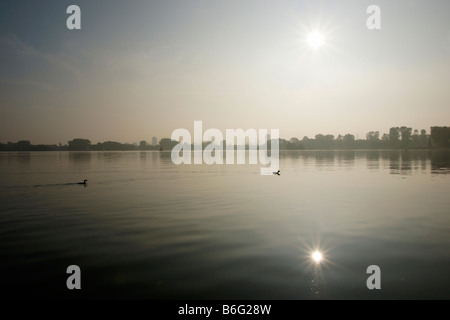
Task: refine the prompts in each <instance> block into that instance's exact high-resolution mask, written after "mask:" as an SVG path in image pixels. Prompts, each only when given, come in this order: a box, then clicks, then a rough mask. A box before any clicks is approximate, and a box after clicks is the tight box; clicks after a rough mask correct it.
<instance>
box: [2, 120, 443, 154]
mask: <svg viewBox="0 0 450 320" xmlns="http://www.w3.org/2000/svg"><path fill="white" fill-rule="evenodd" d="M176 144H178V142H177V141H172V140H171V139H169V138H163V139H161V140H160V141H159V144H158V145H156V146H153V145H150V144H148V143H147V142H146V141H144V140H143V141H141V142H140V143H139V144H137V143H120V142H116V141H105V142H98V143H96V144H92V143H91V141H90V140H88V139H73V140H71V141H68V143H67V144H65V145H62V144H61V143H60V144H59V145H43V144H38V145H32V144H31V142H30V141H28V140H22V141H18V142H15V143H13V142H8V143H0V151H128V150H171V149H172V148H173V147H174V146H175V145H176ZM208 144H209V143H208V142H204V143H203V147H205V146H206V145H208ZM268 144H270V141H268ZM224 145H225V142H224ZM279 147H280V150H323V149H424V148H450V127H437V126H434V127H431V131H430V134H427V132H426V130H425V129H422V130H421V131H420V132H419V130H417V129H416V130H414V131H413V130H412V129H411V128H409V127H405V126H403V127H392V128H390V129H389V133H384V134H383V135H381V136H380V132H379V131H370V132H368V133H367V134H366V139H355V136H354V135H352V134H345V135H340V134H339V135H338V136H337V137H335V136H334V135H331V134H327V135H323V134H317V135H316V136H315V137H314V138H308V137H306V136H305V137H303V139H301V140H300V139H298V138H291V139H290V140H285V139H280V140H279Z"/></svg>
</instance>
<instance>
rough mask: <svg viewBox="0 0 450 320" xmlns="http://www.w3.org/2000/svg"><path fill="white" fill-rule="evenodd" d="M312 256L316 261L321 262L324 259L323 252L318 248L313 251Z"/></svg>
mask: <svg viewBox="0 0 450 320" xmlns="http://www.w3.org/2000/svg"><path fill="white" fill-rule="evenodd" d="M311 257H312V259H313V260H314V262H316V263H320V262H321V261H322V260H323V256H322V253H320V252H319V251H317V250H316V251H314V252H313V253H312V255H311Z"/></svg>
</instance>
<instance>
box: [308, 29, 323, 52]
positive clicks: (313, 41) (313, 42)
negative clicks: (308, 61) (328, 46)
mask: <svg viewBox="0 0 450 320" xmlns="http://www.w3.org/2000/svg"><path fill="white" fill-rule="evenodd" d="M308 43H309V45H310V46H311V47H313V49H318V48H320V47H321V46H322V45H323V36H322V34H320V33H319V32H317V31H315V32H313V33H311V34H310V35H309V36H308Z"/></svg>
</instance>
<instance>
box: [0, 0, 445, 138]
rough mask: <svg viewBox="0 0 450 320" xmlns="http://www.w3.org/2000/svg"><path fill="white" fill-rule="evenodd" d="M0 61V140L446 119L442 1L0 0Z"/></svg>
mask: <svg viewBox="0 0 450 320" xmlns="http://www.w3.org/2000/svg"><path fill="white" fill-rule="evenodd" d="M71 4H76V5H79V6H80V8H81V30H68V29H67V27H66V19H67V18H68V17H69V15H68V14H67V13H66V8H67V7H68V6H69V5H71ZM371 4H376V5H378V6H379V7H380V8H381V28H382V29H381V30H369V29H368V28H367V27H366V20H367V18H368V17H369V14H367V13H366V9H367V7H368V6H369V5H371ZM315 30H317V31H318V32H320V33H321V34H322V35H323V38H324V45H323V46H322V47H320V48H317V49H315V50H314V49H313V48H312V47H311V46H310V45H309V44H308V41H307V37H308V33H310V32H312V31H315ZM0 57H1V59H0V107H1V109H0V142H7V141H14V142H15V141H17V140H21V139H26V140H31V142H32V143H34V144H37V143H59V142H62V143H66V142H67V140H70V139H72V138H88V139H90V140H91V141H92V142H94V143H95V142H98V141H105V140H115V141H119V142H138V141H140V140H143V139H144V140H147V141H151V137H152V136H157V137H158V139H160V138H162V137H170V135H171V133H172V131H173V130H175V129H176V128H181V127H184V128H187V129H189V130H190V131H191V132H193V121H194V120H202V121H203V125H204V128H205V129H206V128H218V129H221V130H225V129H226V128H243V129H248V128H255V129H259V128H266V129H272V128H277V129H280V136H281V137H283V138H286V139H289V138H290V137H293V136H295V137H299V138H302V137H303V136H305V135H306V136H309V137H313V136H314V135H315V134H317V133H323V134H334V135H336V136H337V135H338V134H339V133H341V134H345V133H352V134H355V135H356V136H357V137H360V138H363V137H365V133H366V132H368V131H375V130H379V131H380V132H387V131H388V130H389V128H390V127H392V126H401V125H407V126H410V127H412V128H413V129H419V130H420V129H422V128H425V129H426V130H427V131H429V127H430V126H432V125H450V1H448V0H442V1H418V0H417V1H380V0H375V1H373V0H371V1H361V0H355V1H332V0H330V1H300V0H295V1H294V0H292V1H280V0H277V1H275V0H273V1H266V0H258V1H253V0H245V1H244V0H238V1H234V0H233V1H230V0H220V1H219V0H196V1H190V0H183V1H162V0H161V1H135V0H132V1H110V0H108V1H100V0H97V1H80V0H72V1H61V0H58V1H31V0H30V1H18V0H16V1H0Z"/></svg>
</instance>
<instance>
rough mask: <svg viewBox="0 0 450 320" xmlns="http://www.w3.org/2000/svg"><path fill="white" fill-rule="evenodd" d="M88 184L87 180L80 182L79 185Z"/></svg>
mask: <svg viewBox="0 0 450 320" xmlns="http://www.w3.org/2000/svg"><path fill="white" fill-rule="evenodd" d="M86 182H87V180H86V179H84V181H83V182H78V184H84V185H86Z"/></svg>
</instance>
